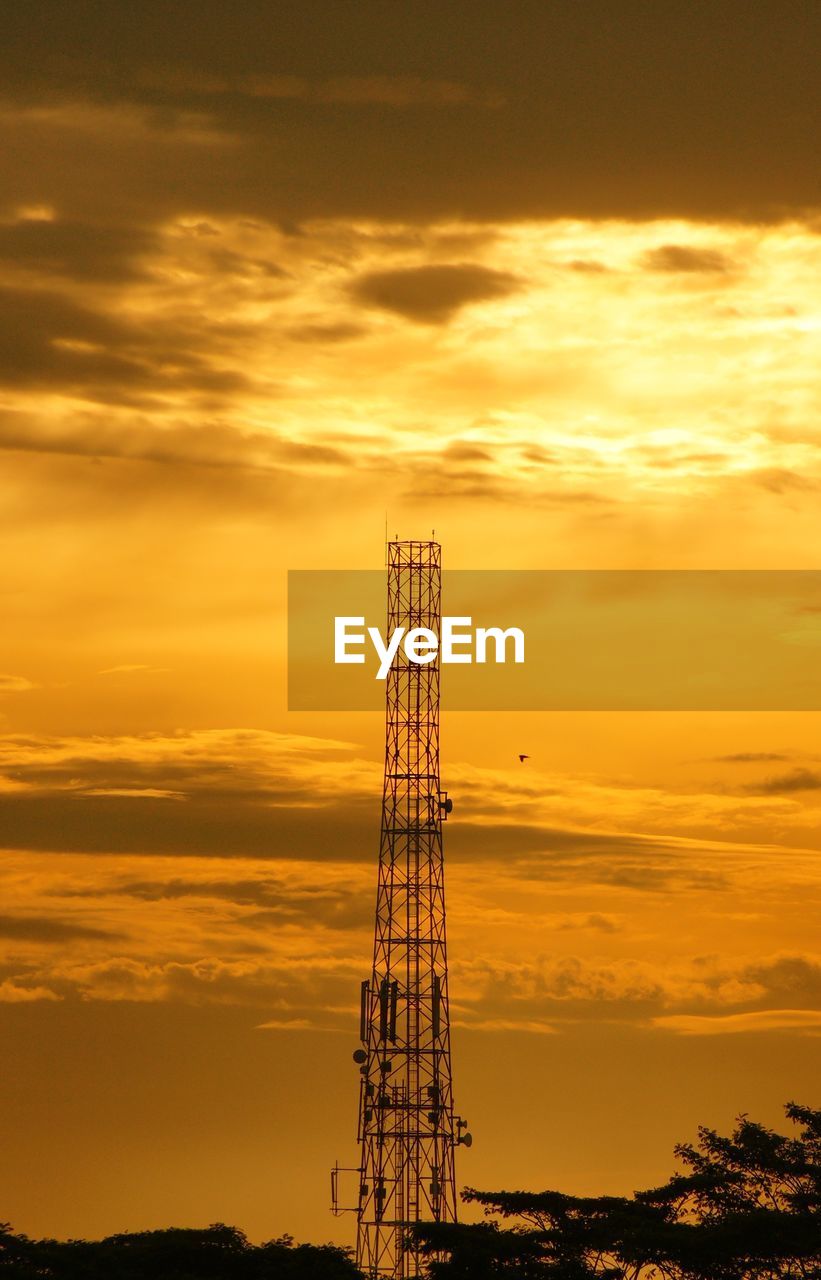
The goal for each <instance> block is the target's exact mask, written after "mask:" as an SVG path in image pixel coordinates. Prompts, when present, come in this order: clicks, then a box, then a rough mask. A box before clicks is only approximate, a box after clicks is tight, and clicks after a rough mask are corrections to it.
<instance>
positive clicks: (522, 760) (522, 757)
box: [519, 756, 530, 764]
mask: <svg viewBox="0 0 821 1280" xmlns="http://www.w3.org/2000/svg"><path fill="white" fill-rule="evenodd" d="M529 759H530V756H519V764H524V762H525V760H529Z"/></svg>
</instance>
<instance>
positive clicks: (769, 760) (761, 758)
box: [714, 751, 790, 764]
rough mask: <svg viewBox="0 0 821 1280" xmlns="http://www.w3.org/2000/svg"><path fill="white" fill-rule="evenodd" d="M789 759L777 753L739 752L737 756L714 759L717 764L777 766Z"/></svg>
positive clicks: (716, 757)
mask: <svg viewBox="0 0 821 1280" xmlns="http://www.w3.org/2000/svg"><path fill="white" fill-rule="evenodd" d="M789 758H790V757H789V756H788V755H783V754H780V753H779V752H777V751H738V752H736V754H735V755H730V756H715V757H714V759H715V761H716V763H717V764H776V763H778V762H783V761H785V760H789Z"/></svg>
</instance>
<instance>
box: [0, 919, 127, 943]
mask: <svg viewBox="0 0 821 1280" xmlns="http://www.w3.org/2000/svg"><path fill="white" fill-rule="evenodd" d="M117 937H122V935H121V934H116V933H112V932H111V931H110V930H108V929H96V928H92V927H90V926H88V925H81V924H73V923H72V922H71V921H70V920H54V919H51V918H46V917H34V916H0V938H11V939H14V940H15V941H19V942H55V943H56V942H73V941H80V940H81V939H84V938H91V939H98V938H117Z"/></svg>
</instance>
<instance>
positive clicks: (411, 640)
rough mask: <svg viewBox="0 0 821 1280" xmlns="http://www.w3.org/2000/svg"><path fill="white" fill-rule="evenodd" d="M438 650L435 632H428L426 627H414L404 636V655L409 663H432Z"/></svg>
mask: <svg viewBox="0 0 821 1280" xmlns="http://www.w3.org/2000/svg"><path fill="white" fill-rule="evenodd" d="M438 648H439V641H438V640H437V638H436V632H435V631H431V630H429V628H428V627H414V628H413V630H412V631H409V632H408V634H407V635H406V636H405V653H406V654H407V655H408V657H409V658H410V660H411V662H420V663H422V664H423V665H425V664H426V663H428V662H433V661H434V659H435V658H436V651H437V649H438Z"/></svg>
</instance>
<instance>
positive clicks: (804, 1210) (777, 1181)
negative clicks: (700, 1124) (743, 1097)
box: [416, 1103, 821, 1280]
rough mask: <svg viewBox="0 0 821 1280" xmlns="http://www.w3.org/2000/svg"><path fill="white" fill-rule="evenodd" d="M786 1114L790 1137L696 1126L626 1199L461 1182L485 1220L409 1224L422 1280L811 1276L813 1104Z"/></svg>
mask: <svg viewBox="0 0 821 1280" xmlns="http://www.w3.org/2000/svg"><path fill="white" fill-rule="evenodd" d="M786 1113H787V1116H788V1117H789V1119H790V1120H791V1121H792V1122H793V1123H794V1125H795V1126H796V1127H797V1133H796V1134H795V1135H794V1136H792V1137H787V1136H785V1135H783V1134H780V1133H776V1132H774V1131H772V1130H770V1129H767V1128H765V1127H764V1126H763V1125H760V1124H756V1123H754V1122H753V1121H752V1120H750V1119H748V1118H747V1117H746V1116H742V1117H740V1119H739V1120H738V1122H737V1125H736V1128H735V1130H734V1131H733V1133H732V1134H731V1135H730V1136H729V1137H723V1136H721V1135H720V1134H718V1133H716V1132H715V1131H714V1130H712V1129H707V1128H702V1129H700V1130H699V1135H698V1140H697V1142H696V1143H695V1144H689V1143H685V1144H682V1145H680V1146H678V1147H676V1155H677V1156H678V1157H679V1159H680V1160H681V1162H682V1164H683V1166H684V1170H683V1171H682V1172H679V1173H676V1174H674V1175H673V1177H671V1178H670V1180H669V1181H668V1182H667V1183H665V1184H664V1185H663V1186H661V1187H657V1188H654V1189H652V1190H648V1191H640V1192H636V1193H635V1194H634V1195H633V1196H632V1197H620V1196H599V1197H584V1196H571V1195H565V1194H563V1193H561V1192H559V1191H542V1192H531V1191H493V1192H491V1191H476V1190H472V1189H469V1190H468V1191H466V1192H464V1194H463V1198H464V1199H465V1200H466V1201H469V1202H473V1203H475V1204H479V1205H482V1207H483V1208H484V1211H485V1214H486V1215H487V1216H489V1217H490V1218H492V1219H493V1220H492V1221H488V1222H485V1223H479V1224H477V1225H467V1224H458V1225H451V1224H444V1223H443V1224H426V1225H424V1226H422V1227H421V1228H419V1230H418V1232H417V1233H416V1234H417V1236H418V1238H419V1240H420V1242H421V1244H422V1248H423V1250H424V1252H425V1254H426V1255H427V1257H428V1258H429V1263H430V1274H431V1277H434V1278H436V1280H438V1278H441V1280H446V1278H447V1277H451V1276H453V1277H456V1276H470V1277H472V1278H473V1280H481V1278H482V1277H490V1276H511V1277H514V1276H515V1277H522V1278H523V1280H525V1278H526V1280H533V1278H535V1277H543V1278H548V1277H549V1278H551V1280H589V1278H592V1277H600V1278H601V1280H621V1278H623V1280H652V1277H660V1278H662V1280H793V1278H794V1280H821V1111H813V1110H811V1109H810V1108H809V1107H802V1106H798V1105H797V1104H795V1103H790V1104H789V1105H788V1106H787V1107H786ZM499 1219H502V1220H513V1225H512V1226H511V1227H505V1228H503V1227H502V1226H501V1225H500V1223H499V1221H498V1220H499Z"/></svg>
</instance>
